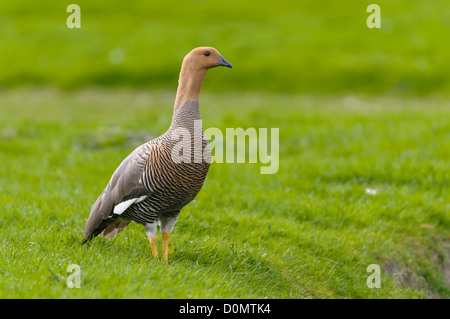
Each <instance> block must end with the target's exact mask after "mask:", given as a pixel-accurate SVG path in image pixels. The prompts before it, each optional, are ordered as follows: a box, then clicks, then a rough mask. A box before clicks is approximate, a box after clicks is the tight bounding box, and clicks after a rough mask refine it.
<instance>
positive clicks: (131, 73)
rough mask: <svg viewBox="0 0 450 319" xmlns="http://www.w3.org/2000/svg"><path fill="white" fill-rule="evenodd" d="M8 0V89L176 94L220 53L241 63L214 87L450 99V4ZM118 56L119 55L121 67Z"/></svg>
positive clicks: (4, 44) (3, 10)
mask: <svg viewBox="0 0 450 319" xmlns="http://www.w3.org/2000/svg"><path fill="white" fill-rule="evenodd" d="M76 3H77V4H79V5H80V7H81V29H76V30H75V29H68V28H67V26H66V19H67V17H68V16H69V14H68V13H66V8H67V5H68V4H69V3H68V2H61V1H59V2H54V1H39V2H37V1H32V0H21V1H1V3H0V39H1V41H0V65H1V72H0V87H4V88H11V87H17V86H22V85H24V84H31V85H55V86H59V87H64V88H67V89H75V88H82V87H85V86H91V85H101V86H111V87H117V86H129V87H132V88H136V87H140V88H145V89H147V88H150V87H151V88H155V87H159V88H163V89H167V88H172V87H173V85H176V81H177V79H178V78H177V76H178V72H179V66H180V65H181V60H182V58H183V57H184V55H185V54H186V53H187V52H189V51H190V50H191V49H193V48H194V47H197V46H204V45H208V46H215V47H217V49H218V50H219V51H220V52H221V53H222V54H223V55H224V57H225V58H226V59H227V60H229V61H230V62H231V63H233V66H234V70H233V72H234V73H233V77H229V76H227V75H226V73H225V72H220V73H218V74H217V75H216V76H215V77H214V78H212V79H210V80H209V81H208V83H209V84H208V85H209V86H210V87H211V88H214V89H215V90H223V89H224V88H226V89H233V90H244V91H248V90H250V91H261V90H264V91H270V92H276V93H278V92H285V93H311V92H314V93H319V94H322V93H332V94H336V93H337V94H341V93H342V92H344V93H345V94H347V92H358V93H377V94H379V93H389V94H392V93H395V94H397V93H401V94H421V95H424V94H431V93H436V92H446V93H450V85H449V83H450V73H449V72H448V71H447V70H448V61H449V60H450V46H449V45H448V41H445V39H446V38H447V35H448V31H449V23H448V21H450V11H449V10H448V0H435V1H433V5H432V6H430V5H429V1H426V0H411V1H405V0H403V1H400V0H397V1H393V0H379V1H377V2H376V3H377V4H379V5H380V7H381V18H382V24H381V29H369V28H368V27H367V25H366V19H367V17H368V16H369V13H367V12H366V8H367V6H368V5H369V4H370V3H373V1H369V0H364V1H353V0H344V1H325V2H318V1H312V0H306V1H305V0H304V1H299V0H279V1H263V0H248V1H239V0H229V1H226V2H224V1H222V0H220V1H219V0H210V1H201V0H192V1H163V2H158V1H147V0H141V1H133V4H132V5H130V3H128V2H124V1H120V0H109V1H101V0H96V1H90V0H78V1H77V2H76ZM115 52H116V53H117V52H118V54H117V55H118V56H119V57H122V58H119V59H114V55H115Z"/></svg>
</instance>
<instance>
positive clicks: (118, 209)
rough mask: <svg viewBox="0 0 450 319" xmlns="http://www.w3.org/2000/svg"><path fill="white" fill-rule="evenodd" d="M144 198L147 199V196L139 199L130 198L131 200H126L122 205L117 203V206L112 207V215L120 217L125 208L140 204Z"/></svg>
mask: <svg viewBox="0 0 450 319" xmlns="http://www.w3.org/2000/svg"><path fill="white" fill-rule="evenodd" d="M146 198H147V196H141V197H137V198H132V199H129V200H126V201H124V202H122V203H119V204H117V205H116V206H115V207H114V211H113V213H114V214H116V215H120V214H122V213H123V212H124V211H126V210H127V208H128V207H130V206H131V205H133V204H137V203H140V202H142V201H143V200H144V199H146Z"/></svg>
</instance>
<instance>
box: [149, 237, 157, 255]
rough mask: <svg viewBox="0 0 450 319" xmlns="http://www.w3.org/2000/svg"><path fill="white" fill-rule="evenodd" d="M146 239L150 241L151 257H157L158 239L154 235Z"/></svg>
mask: <svg viewBox="0 0 450 319" xmlns="http://www.w3.org/2000/svg"><path fill="white" fill-rule="evenodd" d="M148 241H149V243H150V247H151V248H152V255H153V258H157V257H158V248H157V247H156V242H157V241H158V237H156V235H155V236H153V237H148Z"/></svg>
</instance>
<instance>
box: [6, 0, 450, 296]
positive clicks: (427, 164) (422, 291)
mask: <svg viewBox="0 0 450 319" xmlns="http://www.w3.org/2000/svg"><path fill="white" fill-rule="evenodd" d="M70 3H71V2H64V1H62V2H61V1H32V0H21V1H0V298H80V297H81V298H265V297H267V298H448V297H449V296H450V262H449V256H450V204H449V200H448V198H449V194H450V189H449V188H450V185H449V181H450V102H449V101H450V99H449V97H450V73H449V72H448V64H449V61H450V46H449V44H448V41H447V38H448V34H449V31H450V25H449V21H450V11H449V10H448V0H435V1H433V5H430V3H429V1H425V0H411V1H405V0H389V1H387V0H379V1H377V2H375V3H377V4H379V5H380V8H381V28H380V29H369V28H368V27H367V25H366V19H367V17H368V15H369V13H367V12H366V8H367V5H368V4H370V3H373V1H368V0H367V1H366V0H364V1H357V2H355V1H351V0H343V1H339V2H337V1H326V2H317V1H311V0H301V1H300V0H279V1H264V0H248V1H245V2H244V1H238V0H229V1H217V0H210V1H199V0H192V1H180V0H169V1H163V2H158V1H147V0H140V1H138V0H137V1H132V2H124V1H120V0H109V1H103V0H94V1H92V0H77V1H76V3H77V4H78V5H79V6H80V8H81V28H80V29H69V28H68V27H67V25H66V19H67V17H68V16H69V13H67V12H66V8H67V6H68V5H69V4H70ZM205 45H206V46H214V47H216V48H217V49H218V50H219V51H220V52H221V54H222V55H223V56H224V57H225V58H226V59H227V60H228V61H230V62H231V63H232V64H233V69H231V70H230V69H220V70H218V69H215V70H211V71H209V72H208V75H207V77H206V80H205V82H204V84H203V90H202V95H201V101H200V102H201V113H202V116H203V125H204V127H205V128H209V127H216V128H220V129H221V130H222V132H225V129H226V128H238V127H242V128H250V127H253V128H256V129H258V128H279V134H280V155H279V157H280V163H279V171H278V172H277V174H273V175H261V174H260V168H261V166H262V165H263V164H260V163H257V164H231V163H228V164H220V163H215V164H213V165H212V166H211V169H210V172H209V174H208V177H207V180H206V182H205V185H204V187H203V189H202V191H201V192H200V194H199V195H198V197H197V198H196V201H195V202H193V203H190V204H189V205H188V206H187V207H185V209H184V210H183V211H182V213H181V215H180V218H179V220H178V223H177V224H176V226H175V229H174V232H173V235H172V237H171V243H170V253H169V259H170V262H169V264H168V265H164V264H163V263H160V262H157V261H154V260H153V259H152V255H151V251H150V248H149V245H148V241H147V238H146V236H145V231H144V229H143V227H142V226H140V225H137V224H131V225H130V226H129V227H128V228H127V229H126V230H125V231H124V232H122V233H120V235H119V236H118V237H116V238H114V239H112V240H109V241H108V240H105V239H103V238H97V239H95V240H94V241H93V242H91V243H89V244H87V245H83V246H81V245H80V243H81V241H82V239H83V238H84V235H83V229H84V225H85V222H86V219H87V217H88V215H89V211H90V209H91V207H92V204H93V203H94V201H95V200H96V199H97V197H98V195H99V194H100V193H101V191H102V190H103V189H104V187H105V185H106V183H107V182H108V181H109V178H110V177H111V174H112V173H113V171H114V170H115V169H116V167H117V166H118V164H119V163H120V162H121V161H122V160H123V158H124V157H125V156H127V155H128V154H129V153H130V152H131V151H132V150H133V149H134V148H135V147H137V146H139V145H141V144H142V143H144V142H146V141H148V140H150V139H152V138H154V137H156V136H159V135H160V134H161V133H163V132H165V130H166V129H167V128H168V127H169V124H170V120H171V116H172V106H173V102H174V97H175V90H176V84H177V79H178V75H179V69H180V65H181V61H182V58H183V57H184V56H185V54H186V53H188V52H189V51H190V50H191V49H193V48H195V47H197V46H205ZM160 242H161V240H160ZM71 264H76V265H79V266H80V269H81V272H82V273H81V277H80V278H81V288H80V289H75V288H74V289H69V288H68V287H67V284H66V279H67V277H68V275H69V274H68V273H67V267H68V266H69V265H71ZM371 264H377V265H379V266H380V269H381V288H379V289H377V288H374V289H370V288H368V287H367V285H366V281H367V278H368V276H369V275H370V273H368V272H367V271H366V270H367V267H368V266H369V265H371Z"/></svg>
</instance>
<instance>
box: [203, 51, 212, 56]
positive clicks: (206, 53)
mask: <svg viewBox="0 0 450 319" xmlns="http://www.w3.org/2000/svg"><path fill="white" fill-rule="evenodd" d="M203 54H204V55H205V56H209V55H210V54H211V53H209V52H208V51H206V52H205V53H203Z"/></svg>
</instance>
